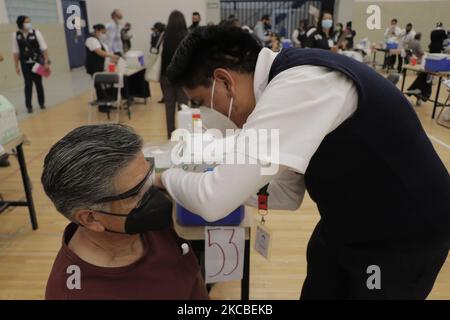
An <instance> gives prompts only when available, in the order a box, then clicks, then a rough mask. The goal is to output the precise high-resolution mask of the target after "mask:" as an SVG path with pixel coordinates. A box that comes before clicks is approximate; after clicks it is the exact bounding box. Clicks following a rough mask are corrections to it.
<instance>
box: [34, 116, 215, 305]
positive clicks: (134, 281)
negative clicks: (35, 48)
mask: <svg viewBox="0 0 450 320" xmlns="http://www.w3.org/2000/svg"><path fill="white" fill-rule="evenodd" d="M152 169H153V168H151V166H150V164H149V163H148V162H147V161H146V159H145V158H144V155H143V153H142V140H141V138H140V137H139V136H138V135H137V134H136V133H135V132H134V131H133V130H132V129H131V128H129V127H126V126H122V125H116V124H108V125H94V126H84V127H80V128H78V129H75V130H74V131H72V132H70V133H69V134H68V135H66V136H65V137H64V138H63V139H61V140H60V141H59V142H57V143H56V144H55V145H54V146H53V147H52V148H51V150H50V152H49V153H48V155H47V156H46V158H45V163H44V172H43V174H42V184H43V186H44V189H45V192H46V194H47V195H48V196H49V197H50V199H51V200H52V201H53V203H54V205H55V206H56V208H57V210H58V211H59V212H61V213H62V214H63V215H64V216H65V217H66V218H68V219H69V220H70V221H71V223H70V224H69V225H68V226H67V227H66V229H65V231H64V236H63V240H62V247H61V249H60V251H59V253H58V255H57V257H56V260H55V262H54V265H53V269H52V271H51V274H50V277H49V280H48V283H47V289H46V299H51V300H56V299H83V300H84V299H196V300H200V299H207V292H206V289H205V285H204V282H203V280H202V277H201V275H200V268H199V266H198V263H197V260H196V258H195V256H194V254H193V252H192V250H190V248H189V246H188V244H187V243H185V242H184V240H182V239H181V238H179V237H178V236H177V234H176V233H175V231H174V230H173V228H172V201H171V200H170V199H169V198H168V197H167V196H166V195H165V194H164V193H162V192H161V191H160V190H159V189H157V188H156V187H155V186H153V184H152V181H153V178H152V172H153V171H152Z"/></svg>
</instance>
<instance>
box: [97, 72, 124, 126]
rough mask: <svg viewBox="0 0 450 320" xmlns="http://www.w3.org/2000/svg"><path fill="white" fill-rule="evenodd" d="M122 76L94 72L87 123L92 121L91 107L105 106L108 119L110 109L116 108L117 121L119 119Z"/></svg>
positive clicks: (109, 117)
mask: <svg viewBox="0 0 450 320" xmlns="http://www.w3.org/2000/svg"><path fill="white" fill-rule="evenodd" d="M122 88H123V76H122V75H121V74H119V73H112V72H97V73H95V74H94V85H93V90H92V101H91V102H90V103H89V105H90V107H89V123H91V121H92V107H95V106H97V107H100V106H105V107H107V108H108V109H107V116H108V120H110V119H111V116H110V111H111V109H113V108H117V121H116V122H117V123H119V120H120V111H121V110H122V95H121V89H122Z"/></svg>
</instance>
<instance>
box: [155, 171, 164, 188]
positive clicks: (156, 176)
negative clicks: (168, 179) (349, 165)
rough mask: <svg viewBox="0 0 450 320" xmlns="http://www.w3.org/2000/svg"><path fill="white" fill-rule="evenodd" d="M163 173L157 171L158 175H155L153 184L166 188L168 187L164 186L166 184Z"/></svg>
mask: <svg viewBox="0 0 450 320" xmlns="http://www.w3.org/2000/svg"><path fill="white" fill-rule="evenodd" d="M161 177H162V173H157V174H156V175H155V180H154V181H153V185H154V186H155V187H157V188H158V189H162V190H165V189H166V187H164V185H163V183H162V178H161Z"/></svg>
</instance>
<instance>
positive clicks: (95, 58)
mask: <svg viewBox="0 0 450 320" xmlns="http://www.w3.org/2000/svg"><path fill="white" fill-rule="evenodd" d="M91 37H94V36H91ZM94 38H95V37H94ZM99 42H100V45H101V46H102V50H105V47H104V46H103V44H102V42H101V41H100V40H99ZM85 67H86V72H87V73H88V74H90V75H91V76H93V75H94V73H96V72H103V71H105V58H104V57H101V56H99V55H98V54H97V53H96V52H95V51H91V50H89V48H88V47H86V61H85Z"/></svg>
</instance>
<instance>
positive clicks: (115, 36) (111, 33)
mask: <svg viewBox="0 0 450 320" xmlns="http://www.w3.org/2000/svg"><path fill="white" fill-rule="evenodd" d="M106 35H107V41H106V45H107V46H108V48H109V50H110V52H111V53H123V44H122V38H121V36H120V24H117V23H115V22H114V21H111V22H109V23H107V24H106Z"/></svg>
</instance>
